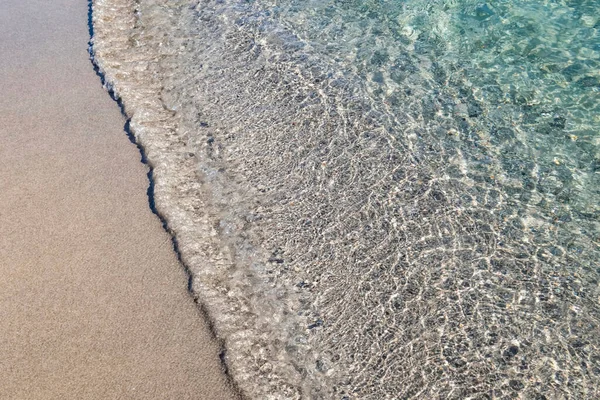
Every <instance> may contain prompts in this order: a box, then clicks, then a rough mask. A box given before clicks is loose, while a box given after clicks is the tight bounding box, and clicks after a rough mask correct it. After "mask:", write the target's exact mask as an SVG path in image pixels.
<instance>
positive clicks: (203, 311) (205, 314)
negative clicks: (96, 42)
mask: <svg viewBox="0 0 600 400" xmlns="http://www.w3.org/2000/svg"><path fill="white" fill-rule="evenodd" d="M93 10H94V7H93V0H88V20H87V23H88V34H89V36H90V40H89V41H88V53H89V55H90V62H91V64H92V67H93V68H94V72H95V73H96V76H98V78H99V79H100V83H101V84H102V86H103V87H104V88H105V89H106V91H107V93H108V95H109V96H110V97H111V99H113V100H114V101H115V103H117V105H118V107H119V110H120V111H121V114H122V115H123V116H124V117H125V119H126V122H125V125H124V126H123V131H124V132H125V134H126V135H127V138H128V139H129V141H130V142H131V143H133V144H134V145H135V146H136V147H137V149H138V151H139V153H140V161H141V163H142V164H144V165H145V166H146V167H147V169H148V173H147V174H146V176H147V177H148V189H147V190H146V195H147V196H148V206H149V207H150V210H151V211H152V213H153V214H154V215H156V216H157V217H158V219H159V220H160V222H161V224H162V226H163V229H164V230H165V231H166V232H167V233H168V234H169V236H170V237H171V245H172V248H173V251H174V252H175V255H176V256H177V260H178V262H179V264H180V265H181V266H182V268H183V270H184V271H185V274H186V276H187V292H188V294H189V295H190V297H191V298H192V299H193V300H194V303H195V304H196V309H197V310H198V313H199V316H200V318H202V319H203V320H204V321H205V322H206V324H207V326H208V330H209V332H210V335H211V336H212V338H213V339H214V340H215V341H216V342H217V343H218V346H219V360H220V363H221V369H222V371H223V373H224V374H225V378H226V380H227V383H228V384H229V386H230V387H231V388H232V391H233V392H234V393H235V394H236V396H237V397H238V398H239V399H241V400H243V399H245V397H244V396H243V394H242V391H241V390H240V388H239V387H238V385H237V384H236V382H235V381H234V380H233V378H232V376H231V374H230V373H229V368H228V366H227V362H226V358H227V349H226V347H225V343H224V341H223V340H222V339H221V338H219V336H218V335H217V330H216V328H215V323H214V320H213V319H212V318H211V316H210V313H209V311H208V310H207V308H206V306H205V305H204V304H203V303H202V301H201V300H200V299H199V298H198V296H196V294H195V293H194V291H193V282H194V279H193V276H192V273H191V270H190V268H189V267H188V266H187V265H186V264H185V263H184V262H183V260H182V256H181V252H180V250H179V244H178V241H177V238H176V237H175V235H173V233H172V231H171V230H170V228H169V224H168V221H167V220H166V218H165V217H164V216H163V215H162V214H161V213H160V212H159V211H158V210H157V208H156V202H155V200H154V188H155V183H154V169H153V168H152V165H151V164H150V163H149V162H148V158H147V157H146V153H145V151H144V148H143V147H142V145H141V144H140V143H138V142H137V140H136V138H135V135H134V134H133V132H132V131H131V126H130V122H131V118H130V117H129V115H127V113H126V111H125V106H124V105H123V102H122V100H121V98H120V97H119V96H118V95H117V94H116V93H115V91H114V89H113V88H112V86H111V85H110V84H108V83H107V81H106V77H105V76H104V74H103V73H102V71H101V70H100V67H99V66H98V64H97V63H96V59H95V57H94V46H93V41H92V39H93V37H94V23H93Z"/></svg>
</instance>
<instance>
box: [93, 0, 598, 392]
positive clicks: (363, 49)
mask: <svg viewBox="0 0 600 400" xmlns="http://www.w3.org/2000/svg"><path fill="white" fill-rule="evenodd" d="M93 6H94V16H93V17H94V28H95V37H94V39H93V52H94V56H95V62H96V64H97V66H98V67H99V70H100V72H101V73H103V74H104V77H105V79H106V82H107V85H108V86H109V87H110V88H111V89H112V90H114V92H115V94H116V95H117V96H119V97H120V98H121V100H122V101H123V104H124V108H125V111H126V113H127V114H128V116H129V117H131V130H132V132H133V133H134V135H135V136H136V138H137V140H138V142H139V143H140V145H141V146H142V147H143V148H144V149H145V152H146V155H147V157H148V161H149V164H150V165H151V166H152V167H153V174H154V179H155V194H154V195H155V199H156V204H157V209H158V211H159V213H160V214H161V216H162V217H163V218H164V219H165V221H166V223H167V225H168V227H169V229H170V231H171V232H172V233H173V235H174V236H175V239H176V241H177V244H178V249H179V251H180V253H181V256H182V260H183V262H184V263H185V264H186V266H187V268H189V270H190V272H191V274H192V277H193V281H192V290H193V292H194V293H195V295H196V296H197V297H198V300H199V302H200V304H202V305H203V308H204V309H205V310H206V312H207V313H208V315H209V316H210V318H211V319H212V320H213V322H214V327H215V332H216V335H217V336H218V337H219V338H220V339H221V340H222V341H223V347H224V361H225V365H226V367H227V368H228V372H229V373H230V374H231V376H232V378H233V380H234V382H236V384H237V385H238V387H239V389H240V390H241V392H242V393H244V394H245V395H246V396H248V397H249V398H257V399H259V398H260V399H292V398H306V399H312V398H314V399H321V398H322V399H409V398H419V399H438V398H439V399H510V398H522V399H594V398H599V397H600V389H599V388H600V319H599V318H600V286H599V284H600V281H599V279H600V262H599V260H600V221H599V219H600V193H599V191H600V2H599V1H598V0H578V1H576V0H545V1H544V0H539V1H529V0H510V1H509V0H503V1H501V0H499V1H489V2H483V1H473V0H446V1H441V0H440V1H436V0H429V1H422V0H403V1H401V0H363V1H359V0H303V1H298V0H218V1H217V0H199V1H198V0H160V1H159V0H135V1H134V0H95V1H94V2H93ZM198 379H201V377H199V378H198Z"/></svg>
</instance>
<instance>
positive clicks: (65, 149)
mask: <svg viewBox="0 0 600 400" xmlns="http://www.w3.org/2000/svg"><path fill="white" fill-rule="evenodd" d="M87 12H88V9H87V2H86V1H82V0H52V1H48V0H44V1H42V0H28V1H22V0H4V1H2V2H1V4H0V90H1V93H2V95H1V96H0V228H1V234H0V351H1V353H2V357H0V376H1V377H2V378H1V381H0V398H2V399H75V398H78V399H96V398H98V399H100V398H101V399H109V398H110V399H117V398H127V399H138V398H139V399H159V398H160V399H167V398H169V399H230V398H235V395H234V393H233V391H232V390H231V389H230V388H229V386H228V381H227V379H226V376H225V374H224V373H223V372H222V369H221V365H220V363H219V358H218V351H219V348H218V345H217V343H216V342H215V341H214V340H213V339H212V337H211V335H210V332H209V329H208V325H207V323H206V321H205V320H204V319H203V317H202V315H201V314H200V312H199V311H198V309H197V307H196V305H195V304H194V302H193V300H192V298H191V297H190V295H189V294H188V292H187V288H186V285H187V276H186V274H185V272H184V270H183V268H182V267H181V265H180V264H179V263H178V261H177V258H176V255H175V253H174V251H173V249H172V244H171V240H170V237H169V236H168V235H167V234H166V233H165V232H164V230H163V228H162V225H161V222H160V221H159V220H158V218H157V217H156V216H155V215H153V214H152V212H151V210H150V208H149V205H148V197H147V194H146V191H147V187H148V180H147V177H146V170H145V166H144V165H143V164H142V163H141V162H140V154H139V152H138V149H137V148H136V146H135V145H134V144H132V143H130V142H129V140H128V138H127V136H126V134H125V132H124V130H123V126H124V124H125V120H124V119H123V117H122V116H121V114H120V111H119V109H118V107H117V105H116V104H115V102H113V101H112V100H111V99H110V98H109V96H108V94H107V93H106V92H105V91H104V90H103V89H102V87H101V84H100V81H99V78H98V77H97V76H96V75H95V73H94V71H93V69H92V66H91V64H90V62H89V60H88V54H87V41H88V26H87Z"/></svg>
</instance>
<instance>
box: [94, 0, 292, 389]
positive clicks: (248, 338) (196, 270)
mask: <svg viewBox="0 0 600 400" xmlns="http://www.w3.org/2000/svg"><path fill="white" fill-rule="evenodd" d="M138 5H139V1H138V0H90V11H91V20H90V23H91V25H92V26H91V28H93V36H92V38H91V40H90V55H91V60H92V63H93V64H94V66H95V68H96V69H97V72H98V74H99V75H100V76H101V78H102V80H103V84H104V86H105V88H106V90H107V91H108V92H109V93H110V94H111V95H112V96H113V98H115V100H117V101H119V102H120V103H121V105H122V111H123V113H124V114H125V116H126V117H127V118H128V121H129V131H130V133H131V135H133V137H134V138H135V141H136V143H137V145H138V146H139V147H140V150H141V151H142V152H143V154H144V156H145V158H146V162H147V165H148V167H149V168H150V171H151V176H152V180H153V185H154V199H153V200H154V206H155V212H156V213H157V214H158V216H159V217H160V218H161V219H162V220H163V223H164V224H165V228H166V229H167V231H168V232H169V233H170V234H171V235H172V237H173V241H174V244H175V246H176V251H177V252H178V253H179V256H180V260H181V262H182V263H183V265H184V266H185V268H186V269H187V271H188V273H189V274H190V276H191V281H190V285H189V286H190V287H189V289H190V291H191V293H192V294H193V296H194V299H195V301H196V303H197V304H198V306H199V308H200V311H201V312H202V313H203V314H204V315H205V316H206V317H207V318H208V319H209V322H210V324H211V328H212V331H213V333H214V335H215V336H216V338H217V340H218V341H219V343H220V345H221V348H222V354H221V359H222V362H223V368H224V370H225V372H226V373H227V374H228V375H229V377H230V378H231V379H232V384H233V385H234V386H235V387H236V389H237V390H238V392H239V393H240V395H241V396H242V397H248V398H262V399H299V398H302V397H303V394H302V392H303V390H302V387H301V386H302V381H303V378H302V377H301V376H300V375H299V374H298V371H296V370H295V369H294V368H293V367H292V366H291V365H289V363H288V362H286V361H285V360H281V359H279V360H277V359H276V358H274V357H268V358H269V359H270V363H268V365H265V364H264V362H261V360H262V359H264V356H262V355H263V353H265V352H266V353H270V352H272V351H273V349H269V348H267V347H270V345H265V342H263V343H257V342H256V336H255V332H253V333H250V330H252V328H251V327H248V326H249V325H251V324H249V323H248V322H247V321H245V320H244V317H245V316H247V315H245V314H248V310H244V309H243V306H244V305H243V304H242V305H241V307H242V309H240V304H239V303H240V300H241V299H240V297H243V293H241V290H240V289H239V288H236V287H231V285H229V283H227V282H223V279H222V276H223V274H225V273H226V271H227V269H228V268H230V266H231V264H232V263H233V261H232V260H231V255H230V254H227V249H226V248H225V247H224V246H223V244H222V243H219V233H218V232H217V230H216V229H215V225H214V223H215V221H214V219H211V216H210V212H209V211H207V212H205V213H201V212H199V210H203V209H206V210H208V209H209V208H210V205H209V204H208V202H207V200H206V193H205V192H204V190H203V188H202V184H201V182H200V179H199V177H198V175H197V174H198V171H197V169H198V168H197V160H196V158H195V156H194V153H193V152H192V150H191V149H189V148H187V147H186V142H185V139H184V137H183V135H182V134H181V132H179V131H178V129H177V125H178V120H177V113H176V112H175V111H174V110H170V109H169V107H168V105H166V104H165V103H164V102H163V101H162V99H161V91H162V89H163V86H162V83H161V79H160V77H161V66H160V62H159V60H164V59H165V58H168V57H169V55H170V54H172V53H169V52H170V51H172V49H169V48H168V46H165V47H162V43H160V42H159V47H158V48H157V47H156V46H155V45H153V43H150V41H148V42H147V43H146V42H144V41H143V40H137V39H139V38H140V36H142V37H143V36H144V35H150V37H151V38H152V39H155V37H152V36H151V35H152V32H146V31H144V32H136V34H135V35H133V32H134V30H135V28H136V23H137V21H138V17H139V15H138ZM134 36H136V37H134ZM242 302H243V300H242Z"/></svg>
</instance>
